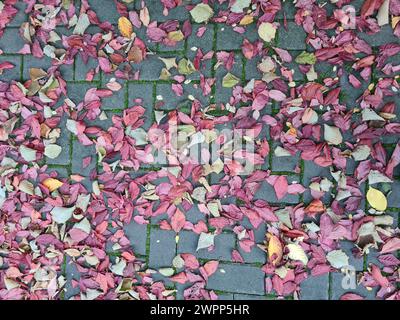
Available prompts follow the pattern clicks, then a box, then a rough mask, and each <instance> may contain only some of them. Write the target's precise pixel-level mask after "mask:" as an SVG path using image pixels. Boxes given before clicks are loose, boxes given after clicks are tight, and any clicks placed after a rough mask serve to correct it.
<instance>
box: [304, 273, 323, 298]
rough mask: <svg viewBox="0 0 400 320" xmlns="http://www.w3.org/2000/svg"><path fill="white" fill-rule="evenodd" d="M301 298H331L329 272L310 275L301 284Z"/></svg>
mask: <svg viewBox="0 0 400 320" xmlns="http://www.w3.org/2000/svg"><path fill="white" fill-rule="evenodd" d="M300 289H301V291H300V299H301V300H328V299H329V273H325V274H323V275H320V276H316V277H313V276H311V275H309V277H308V278H307V279H305V280H304V281H303V282H301V284H300Z"/></svg>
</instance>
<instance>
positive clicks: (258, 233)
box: [240, 217, 267, 243]
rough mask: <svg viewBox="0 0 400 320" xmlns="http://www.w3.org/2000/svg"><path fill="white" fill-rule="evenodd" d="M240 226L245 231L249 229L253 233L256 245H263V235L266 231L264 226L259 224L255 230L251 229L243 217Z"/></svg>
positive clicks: (250, 225) (246, 219)
mask: <svg viewBox="0 0 400 320" xmlns="http://www.w3.org/2000/svg"><path fill="white" fill-rule="evenodd" d="M240 225H242V226H243V227H245V228H246V229H251V230H252V231H253V232H254V240H255V241H256V243H263V242H264V240H265V233H266V230H267V227H266V224H265V223H261V224H260V225H259V226H258V228H257V229H255V228H254V227H253V225H252V224H251V223H250V221H249V219H248V218H247V217H244V218H243V220H242V221H241V222H240Z"/></svg>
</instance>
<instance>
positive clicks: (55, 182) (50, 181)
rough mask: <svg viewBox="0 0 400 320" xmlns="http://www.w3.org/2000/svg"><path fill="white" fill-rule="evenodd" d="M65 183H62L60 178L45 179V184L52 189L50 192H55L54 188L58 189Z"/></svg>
mask: <svg viewBox="0 0 400 320" xmlns="http://www.w3.org/2000/svg"><path fill="white" fill-rule="evenodd" d="M63 184H64V183H62V182H61V181H60V180H57V179H53V178H47V179H45V180H44V181H43V185H44V186H45V187H46V188H47V189H49V190H50V192H53V191H54V190H57V189H58V188H60V187H61V186H62V185H63Z"/></svg>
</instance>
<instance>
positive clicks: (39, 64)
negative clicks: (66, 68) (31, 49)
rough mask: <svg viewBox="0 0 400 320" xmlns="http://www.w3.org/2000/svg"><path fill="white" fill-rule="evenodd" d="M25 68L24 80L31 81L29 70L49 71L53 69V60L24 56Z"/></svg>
mask: <svg viewBox="0 0 400 320" xmlns="http://www.w3.org/2000/svg"><path fill="white" fill-rule="evenodd" d="M23 59H24V68H23V72H22V76H23V79H24V80H28V79H30V75H29V70H30V69H31V68H40V69H43V70H44V71H47V70H48V69H49V68H50V67H51V58H49V57H43V58H35V57H34V56H24V57H23Z"/></svg>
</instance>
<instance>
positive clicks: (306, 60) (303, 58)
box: [295, 51, 317, 64]
mask: <svg viewBox="0 0 400 320" xmlns="http://www.w3.org/2000/svg"><path fill="white" fill-rule="evenodd" d="M295 61H296V62H297V63H298V64H315V63H316V62H317V58H316V57H315V54H314V53H312V52H306V51H303V52H302V53H300V54H299V55H298V56H297V58H296V60H295Z"/></svg>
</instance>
